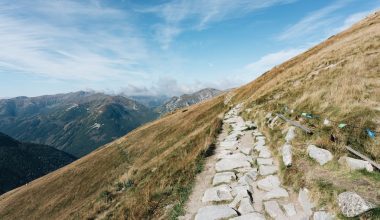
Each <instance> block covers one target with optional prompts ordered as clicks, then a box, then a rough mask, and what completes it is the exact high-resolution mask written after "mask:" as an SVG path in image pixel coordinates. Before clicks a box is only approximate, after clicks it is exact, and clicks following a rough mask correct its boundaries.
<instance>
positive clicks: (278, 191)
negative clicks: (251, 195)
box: [263, 187, 289, 200]
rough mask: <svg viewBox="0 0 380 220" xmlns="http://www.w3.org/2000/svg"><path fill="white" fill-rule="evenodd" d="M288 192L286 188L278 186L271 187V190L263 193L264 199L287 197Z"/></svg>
mask: <svg viewBox="0 0 380 220" xmlns="http://www.w3.org/2000/svg"><path fill="white" fill-rule="evenodd" d="M288 197H289V193H288V191H286V189H284V188H281V187H278V188H275V189H272V190H271V191H269V192H267V193H266V194H265V195H264V198H263V199H264V200H270V199H279V198H288Z"/></svg>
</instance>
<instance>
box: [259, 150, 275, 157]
mask: <svg viewBox="0 0 380 220" xmlns="http://www.w3.org/2000/svg"><path fill="white" fill-rule="evenodd" d="M259 157H261V158H271V157H272V154H271V152H270V150H269V149H262V150H261V151H260V153H259Z"/></svg>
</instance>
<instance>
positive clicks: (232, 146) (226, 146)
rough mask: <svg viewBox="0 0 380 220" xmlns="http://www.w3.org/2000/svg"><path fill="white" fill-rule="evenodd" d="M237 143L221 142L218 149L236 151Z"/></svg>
mask: <svg viewBox="0 0 380 220" xmlns="http://www.w3.org/2000/svg"><path fill="white" fill-rule="evenodd" d="M237 143H238V142H237V141H222V142H220V147H221V148H222V149H236V145H237Z"/></svg>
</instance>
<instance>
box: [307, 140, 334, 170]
mask: <svg viewBox="0 0 380 220" xmlns="http://www.w3.org/2000/svg"><path fill="white" fill-rule="evenodd" d="M307 153H308V154H309V156H310V157H311V158H313V159H314V160H316V161H317V162H318V163H319V164H320V165H321V166H322V165H324V164H326V163H327V162H329V161H330V160H332V159H333V155H332V154H331V153H330V151H328V150H325V149H322V148H319V147H316V146H315V145H312V144H311V145H309V146H308V147H307Z"/></svg>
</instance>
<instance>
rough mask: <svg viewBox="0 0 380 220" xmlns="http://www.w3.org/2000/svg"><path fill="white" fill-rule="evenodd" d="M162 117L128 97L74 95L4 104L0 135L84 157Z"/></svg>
mask: <svg viewBox="0 0 380 220" xmlns="http://www.w3.org/2000/svg"><path fill="white" fill-rule="evenodd" d="M157 116H158V114H157V113H155V112H154V111H152V110H151V109H150V108H148V107H146V106H144V105H142V104H140V103H138V102H136V101H133V100H131V99H128V98H126V97H124V96H111V95H106V94H103V93H94V92H83V91H81V92H74V93H67V94H58V95H46V96H39V97H32V98H29V97H16V98H12V99H3V100H0V132H3V133H6V134H7V135H10V136H12V137H14V138H16V139H18V140H21V141H26V142H33V143H39V144H46V145H49V146H53V147H56V148H57V149H59V150H63V151H65V152H67V153H70V154H72V155H74V156H76V157H81V156H84V155H86V154H88V153H89V152H91V151H93V150H94V149H96V148H97V147H99V146H101V145H103V144H105V143H108V142H110V141H112V140H114V139H116V138H118V137H120V136H122V135H125V134H126V133H128V132H129V131H131V130H133V129H134V128H136V127H138V126H140V125H141V124H143V123H146V122H148V121H151V120H153V119H155V118H156V117H157Z"/></svg>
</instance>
